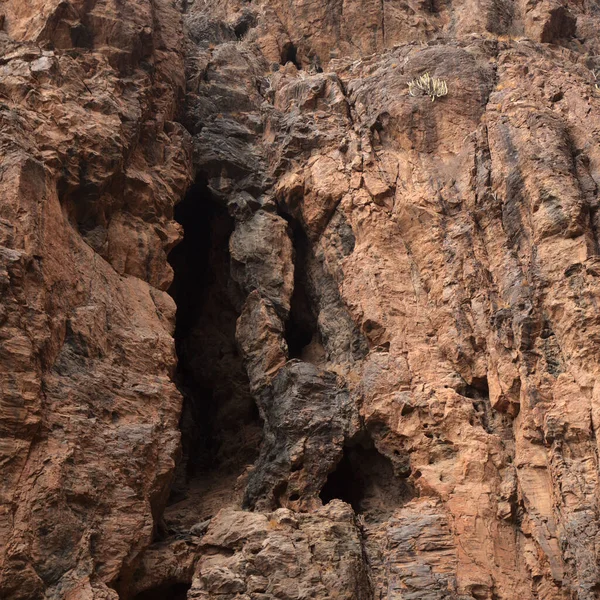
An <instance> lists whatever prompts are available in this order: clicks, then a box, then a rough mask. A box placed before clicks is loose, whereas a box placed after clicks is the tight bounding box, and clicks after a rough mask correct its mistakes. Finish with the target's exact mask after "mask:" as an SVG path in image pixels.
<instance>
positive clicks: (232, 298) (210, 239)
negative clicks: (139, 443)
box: [169, 176, 262, 503]
mask: <svg viewBox="0 0 600 600" xmlns="http://www.w3.org/2000/svg"><path fill="white" fill-rule="evenodd" d="M175 219H176V221H177V222H178V223H180V224H181V225H182V226H183V230H184V236H183V240H182V241H181V242H180V244H179V245H177V246H176V247H175V248H174V249H173V250H172V251H171V253H170V255H169V262H170V264H171V266H172V267H173V270H174V279H173V284H172V285H171V288H170V289H169V293H170V294H171V296H172V297H173V299H174V300H175V303H176V305H177V317H176V327H175V344H176V350H177V357H178V366H177V373H176V382H177V384H178V387H179V389H180V391H181V392H182V395H183V398H184V401H183V410H182V416H181V421H180V428H181V435H182V449H183V452H182V454H183V456H182V460H181V462H180V464H179V465H178V468H177V471H176V475H175V480H174V483H173V485H172V488H171V498H170V503H175V502H177V501H179V500H181V499H183V498H185V497H186V496H187V494H188V493H189V488H190V482H192V481H193V480H198V479H201V478H206V477H207V476H208V475H209V474H210V473H214V472H216V471H222V472H223V473H229V472H231V473H233V472H236V471H239V470H241V469H242V468H243V466H244V465H246V464H247V463H249V462H252V461H253V460H254V459H255V457H256V456H257V454H258V447H259V445H260V436H261V432H262V426H261V423H260V420H259V415H258V410H257V408H256V404H255V402H254V399H253V398H252V395H251V393H250V389H249V382H248V378H247V375H246V371H245V369H244V366H243V363H242V357H241V355H240V354H239V352H238V348H237V344H236V341H235V328H236V321H237V318H238V316H239V312H238V308H237V307H239V306H241V301H242V297H241V292H240V290H239V289H238V287H237V285H236V284H235V283H234V282H233V280H232V279H231V277H230V264H229V263H230V257H229V237H230V235H231V233H232V231H233V228H234V220H233V218H232V217H230V215H229V214H228V212H227V210H226V208H225V207H224V206H223V205H222V204H220V203H219V202H218V200H217V199H216V198H215V197H214V196H213V194H212V193H211V191H210V188H209V186H208V182H207V180H206V178H205V177H203V176H200V177H198V178H197V180H196V182H195V184H194V185H193V186H192V187H191V188H190V190H189V191H188V193H187V194H186V196H185V198H184V199H183V200H182V201H181V202H180V203H179V204H178V205H177V206H176V207H175ZM215 480H218V478H215Z"/></svg>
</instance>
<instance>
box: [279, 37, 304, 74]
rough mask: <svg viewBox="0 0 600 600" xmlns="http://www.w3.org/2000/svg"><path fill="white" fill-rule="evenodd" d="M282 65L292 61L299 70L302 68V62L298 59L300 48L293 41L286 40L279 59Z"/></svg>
mask: <svg viewBox="0 0 600 600" xmlns="http://www.w3.org/2000/svg"><path fill="white" fill-rule="evenodd" d="M279 62H280V63H281V64H282V65H284V66H285V65H286V64H287V63H289V62H291V63H293V64H294V66H295V67H296V69H298V71H301V70H302V63H301V62H300V60H299V59H298V48H296V46H295V45H294V44H292V42H286V43H285V44H284V45H283V48H282V49H281V60H280V61H279Z"/></svg>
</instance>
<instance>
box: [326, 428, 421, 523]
mask: <svg viewBox="0 0 600 600" xmlns="http://www.w3.org/2000/svg"><path fill="white" fill-rule="evenodd" d="M414 497H415V490H414V488H413V486H412V485H411V483H410V482H409V481H408V480H407V479H406V478H401V477H398V476H396V475H395V474H394V467H393V464H392V461H391V460H390V459H389V458H387V457H386V456H384V455H383V454H381V453H380V452H379V451H378V450H377V449H376V448H375V446H374V445H373V443H372V441H371V440H370V439H367V440H364V441H363V442H362V443H361V444H356V445H352V446H345V447H344V454H343V456H342V459H341V460H340V462H339V463H338V465H337V467H336V468H335V470H334V471H333V472H332V473H330V474H329V477H328V478H327V482H326V483H325V485H324V486H323V489H322V490H321V493H320V498H321V501H322V502H323V504H328V503H329V502H331V501H332V500H333V499H336V498H337V499H339V500H343V501H344V502H347V503H348V504H350V506H352V508H353V510H354V512H355V513H357V514H362V515H364V517H365V519H366V520H367V521H380V520H384V519H386V518H389V516H390V514H391V513H392V512H393V510H394V509H395V508H397V507H400V506H402V505H403V504H405V503H406V502H408V501H409V500H410V499H411V498H414Z"/></svg>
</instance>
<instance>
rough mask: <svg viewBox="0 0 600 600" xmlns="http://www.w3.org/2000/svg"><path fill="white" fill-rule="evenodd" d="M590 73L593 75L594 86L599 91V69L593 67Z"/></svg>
mask: <svg viewBox="0 0 600 600" xmlns="http://www.w3.org/2000/svg"><path fill="white" fill-rule="evenodd" d="M592 75H593V76H594V81H595V82H596V83H594V88H595V89H596V90H597V91H599V92H600V83H598V81H599V80H600V69H595V70H594V71H592Z"/></svg>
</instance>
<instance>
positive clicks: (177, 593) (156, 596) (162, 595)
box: [133, 583, 192, 600]
mask: <svg viewBox="0 0 600 600" xmlns="http://www.w3.org/2000/svg"><path fill="white" fill-rule="evenodd" d="M191 587H192V584H191V583H174V584H172V585H169V584H165V585H160V586H157V587H155V588H151V589H149V590H146V591H145V592H141V593H139V594H137V595H136V596H134V598H133V600H185V599H186V598H187V593H188V591H189V589H190V588H191Z"/></svg>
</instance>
